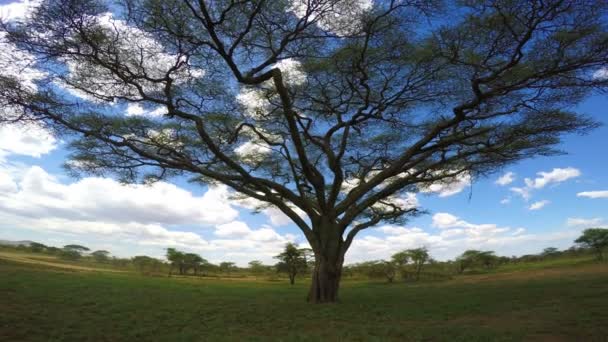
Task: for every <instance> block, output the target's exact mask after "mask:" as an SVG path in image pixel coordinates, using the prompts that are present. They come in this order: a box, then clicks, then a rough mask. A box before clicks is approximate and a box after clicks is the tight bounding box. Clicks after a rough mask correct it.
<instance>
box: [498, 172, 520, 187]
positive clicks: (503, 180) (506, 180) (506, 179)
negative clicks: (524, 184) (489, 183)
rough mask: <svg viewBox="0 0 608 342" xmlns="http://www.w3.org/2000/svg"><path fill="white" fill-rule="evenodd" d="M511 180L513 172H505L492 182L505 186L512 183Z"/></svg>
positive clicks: (513, 178) (513, 176) (513, 175)
mask: <svg viewBox="0 0 608 342" xmlns="http://www.w3.org/2000/svg"><path fill="white" fill-rule="evenodd" d="M513 181H515V173H513V172H507V173H505V174H504V175H502V176H500V177H499V178H498V179H497V180H496V182H494V183H496V184H498V185H500V186H505V185H509V184H511V183H513Z"/></svg>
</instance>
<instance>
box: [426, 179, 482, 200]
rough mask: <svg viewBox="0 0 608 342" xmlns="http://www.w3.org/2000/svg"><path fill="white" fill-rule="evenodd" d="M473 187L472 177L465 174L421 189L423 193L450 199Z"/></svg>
mask: <svg viewBox="0 0 608 342" xmlns="http://www.w3.org/2000/svg"><path fill="white" fill-rule="evenodd" d="M470 185H471V175H469V174H466V173H463V174H459V175H458V176H456V177H454V178H453V179H446V180H444V181H441V182H436V183H433V184H431V185H428V186H425V187H422V188H420V192H423V193H435V194H438V195H439V197H449V196H452V195H456V194H458V193H460V192H462V191H463V190H464V189H465V188H467V187H468V186H470Z"/></svg>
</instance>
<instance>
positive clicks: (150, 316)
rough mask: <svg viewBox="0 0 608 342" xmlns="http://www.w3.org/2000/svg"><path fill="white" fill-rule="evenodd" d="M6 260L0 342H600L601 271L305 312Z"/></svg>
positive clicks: (383, 289)
mask: <svg viewBox="0 0 608 342" xmlns="http://www.w3.org/2000/svg"><path fill="white" fill-rule="evenodd" d="M0 257H1V256H0ZM9 259H11V258H7V257H6V256H5V257H4V258H0V341H242V340H253V341H268V340H273V341H274V340H277V341H319V340H327V341H385V340H394V341H410V340H411V341H519V340H526V341H606V340H608V265H607V264H605V263H604V264H597V263H589V262H585V263H582V264H581V263H580V262H574V263H573V262H570V263H568V262H565V263H564V265H557V266H556V265H553V266H552V267H550V268H546V269H543V268H539V267H532V268H531V269H527V270H526V269H523V270H522V269H520V270H509V272H501V273H496V274H485V275H470V276H461V277H456V278H455V279H453V280H450V281H446V282H434V283H428V284H424V283H420V284H403V283H397V284H384V283H373V282H344V284H343V286H342V290H341V299H342V302H341V303H340V304H335V305H310V304H306V303H305V302H304V297H305V293H306V287H307V285H306V284H304V283H300V284H296V285H295V286H293V287H291V286H289V285H288V284H287V283H286V282H265V281H258V282H253V281H234V280H231V281H226V280H215V279H200V278H166V277H144V276H139V275H136V274H132V273H111V272H90V270H87V271H85V270H80V269H77V268H71V269H70V268H68V267H66V268H59V267H49V265H47V264H35V263H25V262H19V260H12V259H11V260H9ZM558 264H559V263H558ZM573 264H574V265H573Z"/></svg>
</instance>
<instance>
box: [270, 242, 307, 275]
mask: <svg viewBox="0 0 608 342" xmlns="http://www.w3.org/2000/svg"><path fill="white" fill-rule="evenodd" d="M308 254H309V250H308V249H305V248H298V246H296V245H295V244H293V243H291V242H288V243H287V244H285V248H284V249H283V252H281V254H279V255H277V256H275V257H274V258H275V259H278V260H279V262H278V263H277V264H276V267H277V271H279V272H285V273H287V276H288V277H289V284H291V285H293V284H295V281H296V276H297V275H298V274H301V273H304V272H306V271H307V270H308Z"/></svg>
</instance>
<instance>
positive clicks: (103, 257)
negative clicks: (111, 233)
mask: <svg viewBox="0 0 608 342" xmlns="http://www.w3.org/2000/svg"><path fill="white" fill-rule="evenodd" d="M91 256H92V257H93V259H95V261H97V262H100V263H104V262H107V261H108V260H110V252H108V251H106V250H98V251H95V252H92V253H91Z"/></svg>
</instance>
